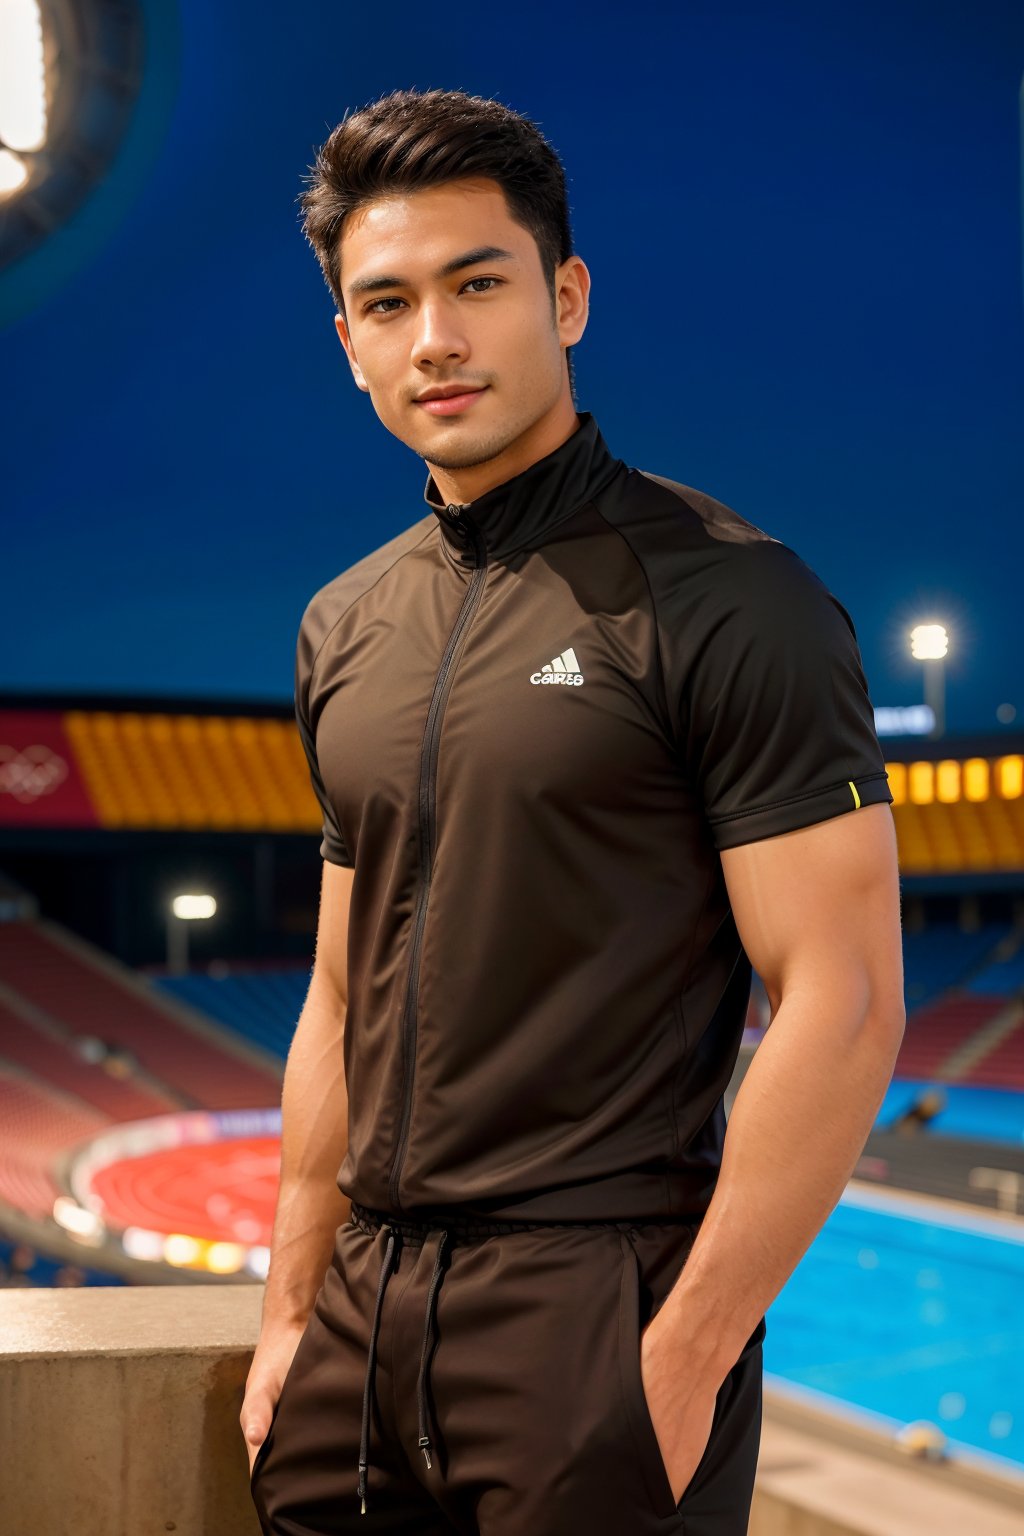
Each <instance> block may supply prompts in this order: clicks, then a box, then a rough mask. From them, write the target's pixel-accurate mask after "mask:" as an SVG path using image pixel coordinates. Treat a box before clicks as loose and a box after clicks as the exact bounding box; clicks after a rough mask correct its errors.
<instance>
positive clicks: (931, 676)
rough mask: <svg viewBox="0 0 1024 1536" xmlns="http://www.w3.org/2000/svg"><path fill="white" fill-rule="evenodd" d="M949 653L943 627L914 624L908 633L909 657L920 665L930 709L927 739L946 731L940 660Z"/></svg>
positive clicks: (944, 697) (945, 631)
mask: <svg viewBox="0 0 1024 1536" xmlns="http://www.w3.org/2000/svg"><path fill="white" fill-rule="evenodd" d="M948 650H949V634H948V631H947V630H946V627H945V625H944V624H915V626H914V628H913V629H912V630H911V631H910V654H911V656H913V657H914V659H915V661H920V662H923V663H924V701H925V703H926V704H927V705H928V707H929V708H930V709H931V712H932V715H933V716H934V724H933V725H932V728H931V730H930V731H929V732H928V734H929V736H932V737H934V736H941V735H942V734H943V732H944V731H945V729H946V679H945V666H944V658H945V656H946V653H947V651H948Z"/></svg>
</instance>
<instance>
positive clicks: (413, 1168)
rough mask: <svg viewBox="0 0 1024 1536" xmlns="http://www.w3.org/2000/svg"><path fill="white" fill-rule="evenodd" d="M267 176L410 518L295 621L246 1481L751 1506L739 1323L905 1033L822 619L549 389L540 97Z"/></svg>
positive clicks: (605, 1524) (502, 1513)
mask: <svg viewBox="0 0 1024 1536" xmlns="http://www.w3.org/2000/svg"><path fill="white" fill-rule="evenodd" d="M303 208H304V214H305V225H304V227H305V232H306V235H307V237H308V239H309V240H310V242H311V244H312V245H313V248H314V250H315V251H316V253H317V256H318V258H319V259H320V261H321V264H322V266H323V270H324V273H325V277H326V280H327V282H328V286H329V288H330V291H331V294H332V297H333V298H334V301H335V304H336V307H337V316H336V320H335V324H336V328H337V332H338V336H339V338H340V341H341V344H342V346H343V347H344V349H345V353H346V356H347V359H348V362H349V365H350V367H351V370H352V374H353V377H354V379H355V382H356V385H357V386H358V388H359V389H361V390H363V391H364V392H366V393H368V394H369V396H370V399H371V402H372V404H373V408H374V410H375V411H376V413H377V415H378V416H379V418H380V420H381V421H382V422H383V423H384V425H385V427H387V429H388V430H389V431H390V432H391V433H392V434H393V435H394V436H395V437H397V438H398V439H399V440H400V441H401V442H403V443H405V444H406V445H407V446H408V447H410V448H411V449H412V450H413V451H414V452H415V453H417V454H418V455H419V456H420V457H421V458H422V460H423V461H424V463H425V465H426V467H427V470H428V476H427V482H426V491H425V499H426V502H427V507H428V511H427V514H426V515H425V516H424V517H422V518H420V519H419V520H417V521H416V522H415V523H413V524H412V525H411V526H410V527H408V528H406V529H405V530H404V531H403V532H401V533H399V534H398V535H397V536H396V537H395V538H393V539H391V540H389V541H388V542H387V543H385V544H384V545H382V546H381V547H380V548H378V549H375V550H373V551H372V552H371V553H370V554H368V555H366V556H365V557H364V558H363V559H361V560H359V561H358V562H357V563H356V564H355V565H354V566H352V567H351V568H350V569H348V570H347V571H344V572H343V573H342V574H341V575H340V576H338V577H336V578H335V579H334V580H332V581H330V582H328V584H327V585H326V586H324V587H323V588H322V589H321V590H320V591H319V592H318V593H317V594H316V595H315V597H314V598H313V599H312V601H311V602H310V604H309V606H308V607H307V609H306V611H305V614H304V615H303V619H302V624H301V627H300V633H299V639H298V648H297V666H296V699H295V702H296V716H297V720H298V724H299V729H300V733H301V736H302V741H303V745H304V747H305V750H306V754H307V758H308V762H309V767H310V773H311V778H312V783H313V786H314V788H315V790H316V793H317V795H318V797H319V800H320V803H321V806H322V808H323V841H322V844H321V852H322V854H323V857H324V861H325V862H324V870H323V887H322V894H321V906H320V915H319V922H318V932H317V946H316V959H315V963H314V967H313V975H312V979H311V983H310V989H309V996H308V999H307V1002H306V1004H305V1007H304V1009H303V1012H302V1016H301V1018H300V1020H299V1024H298V1027H297V1030H296V1035H295V1040H294V1043H293V1045H292V1048H291V1052H290V1055H289V1059H288V1063H287V1068H286V1073H285V1083H284V1094H283V1148H282V1179H281V1191H280V1198H279V1204H278V1210H277V1214H276V1218H275V1226H274V1234H273V1240H272V1249H271V1251H272V1258H271V1265H270V1273H269V1277H268V1281H267V1287H266V1293H265V1300H264V1308H263V1321H262V1328H261V1333H260V1339H259V1344H258V1347H257V1350H256V1354H255V1357H254V1360H253V1364H252V1368H251V1371H250V1375H249V1380H248V1383H247V1390H246V1397H245V1402H244V1404H243V1408H242V1415H241V1422H242V1426H243V1430H244V1432H245V1435H246V1439H247V1441H248V1444H249V1448H250V1455H252V1454H253V1453H254V1452H255V1453H256V1454H255V1460H254V1462H253V1466H252V1492H253V1499H254V1502H255V1504H256V1507H257V1510H258V1512H259V1515H260V1519H261V1523H262V1525H263V1529H264V1531H265V1532H280V1533H287V1536H314V1533H315V1536H326V1533H332V1536H333V1533H336V1532H343V1531H346V1532H347V1531H355V1530H363V1529H366V1530H371V1529H376V1530H380V1531H395V1532H397V1531H402V1532H419V1533H430V1536H440V1533H450V1532H464V1533H479V1536H570V1533H576V1532H580V1533H587V1536H643V1533H654V1532H657V1531H669V1530H680V1531H685V1532H686V1533H688V1536H739V1533H741V1532H744V1531H746V1529H747V1519H748V1514H749V1508H750V1501H751V1496H752V1489H753V1481H754V1469H755V1464H756V1459H757V1450H758V1443H759V1437H760V1420H761V1342H762V1339H763V1337H764V1332H765V1326H764V1313H765V1311H766V1309H767V1307H768V1306H769V1304H770V1302H771V1301H772V1300H773V1298H774V1297H775V1296H776V1295H777V1294H778V1292H779V1291H780V1289H781V1288H782V1286H783V1285H784V1283H785V1281H786V1279H787V1278H788V1276H789V1275H790V1274H791V1272H792V1270H793V1269H794V1267H795V1265H796V1264H797V1262H798V1260H799V1259H800V1257H801V1255H802V1254H803V1253H804V1251H805V1250H806V1248H807V1247H808V1245H809V1243H810V1242H811V1240H812V1238H813V1237H814V1235H815V1233H816V1232H817V1231H818V1229H819V1228H820V1226H821V1225H822V1223H823V1222H824V1220H825V1218H826V1217H827V1215H828V1213H829V1211H830V1210H831V1209H832V1207H833V1206H834V1204H835V1202H836V1201H837V1199H838V1198H839V1195H840V1194H841V1192H842V1190H843V1187H844V1185H845V1183H846V1180H847V1178H848V1177H849V1175H850V1173H851V1171H852V1169H853V1166H854V1164H855V1162H856V1159H857V1157H858V1155H859V1153H860V1151H861V1148H862V1146H863V1144H864V1141H865V1139H866V1136H867V1133H868V1131H869V1129H870V1127H871V1125H872V1122H873V1119H874V1116H875V1113H876V1111H877V1109H878V1107H879V1105H880V1103H881V1100H882V1098H883V1096H884V1092H885V1089H886V1086H887V1084H888V1082H889V1079H890V1076H891V1072H892V1067H893V1063H894V1060H895V1056H896V1052H897V1049H898V1046H899V1042H900V1038H901V1035H902V1030H903V1023H904V1014H903V984H902V968H901V942H900V938H901V936H900V918H899V880H898V874H897V864H896V849H895V840H894V834H893V823H892V814H891V811H890V810H889V808H888V807H889V802H890V801H891V798H892V797H891V795H890V793H889V789H888V784H887V780H886V774H885V766H884V761H883V758H882V755H881V752H880V750H879V745H878V741H877V738H876V736H875V732H874V723H873V715H872V710H871V706H870V702H869V699H868V695H867V688H866V684H865V679H864V675H863V671H862V667H861V662H860V656H859V651H858V648H857V641H856V635H855V632H854V628H853V624H852V622H851V620H850V618H849V616H848V614H847V613H846V610H845V609H844V608H843V607H842V606H841V605H840V604H839V602H838V601H837V599H835V598H834V597H833V596H832V595H831V594H830V593H829V592H828V591H827V589H826V588H825V587H824V586H823V584H822V583H821V582H820V580H819V579H818V578H817V576H816V575H815V574H814V573H813V572H812V571H811V570H810V569H809V568H808V567H807V566H806V565H805V564H804V563H803V561H802V560H801V559H800V558H799V556H798V555H796V554H795V553H794V552H793V551H792V550H791V549H789V548H788V547H787V546H786V545H785V544H783V543H781V542H780V541H778V540H777V539H775V538H773V537H771V536H770V535H769V534H768V533H766V532H764V531H763V530H761V529H760V528H758V527H757V526H756V525H754V524H753V523H750V522H748V521H746V520H745V519H744V518H743V517H741V516H740V515H739V514H737V513H736V512H734V511H732V510H731V509H730V508H728V507H726V506H724V505H723V504H722V503H721V502H718V501H716V500H714V499H713V498H712V497H710V496H708V495H706V494H704V493H701V492H699V491H696V490H694V489H692V488H690V487H688V486H685V485H682V484H680V483H678V482H675V481H672V480H668V479H666V478H663V477H660V476H657V475H651V474H648V473H645V472H641V471H638V470H635V469H631V468H630V467H629V466H628V465H627V464H625V463H624V462H623V461H622V460H620V459H618V458H616V457H615V456H614V455H613V454H612V453H611V452H610V450H609V448H608V446H607V444H606V443H605V441H604V438H603V436H602V435H601V433H600V431H599V430H598V427H597V423H596V421H595V419H594V417H593V415H592V414H591V413H589V412H578V411H577V409H576V405H575V402H574V397H573V390H572V374H571V367H570V360H569V350H570V348H571V347H572V346H573V345H575V343H576V342H578V341H579V339H580V337H581V336H582V334H583V331H584V328H585V326H586V321H587V304H588V295H589V288H590V276H589V273H588V271H587V268H586V266H585V265H584V263H583V261H582V260H581V259H580V258H579V257H578V256H577V255H575V254H574V253H573V252H572V246H571V239H570V235H569V222H568V215H567V210H566V201H565V182H564V177H563V174H562V170H561V167H560V165H559V163H558V159H557V156H556V155H555V154H554V152H553V151H552V150H551V148H550V146H548V145H547V144H546V143H545V141H544V140H543V138H542V137H541V136H540V134H539V132H538V131H537V129H536V127H535V126H534V125H533V124H531V123H529V122H528V121H527V120H526V119H524V118H522V117H520V116H518V115H517V114H515V113H513V112H511V111H510V110H509V109H508V108H506V107H504V106H502V105H500V104H499V103H496V102H491V101H486V100H482V99H480V98H478V97H469V96H466V95H464V94H463V93H460V92H441V91H428V92H425V93H416V92H411V91H409V92H398V93H395V94H393V95H392V96H389V97H385V98H383V99H382V100H381V101H379V102H376V103H373V104H371V105H369V106H368V107H366V108H364V109H363V110H361V111H360V112H358V113H355V114H353V115H352V116H350V117H348V118H346V119H345V121H343V122H342V123H341V124H340V125H339V126H338V128H337V129H335V131H334V133H332V135H331V136H330V138H329V139H328V141H327V143H326V145H324V146H323V148H322V149H321V150H320V152H319V154H318V157H317V165H316V168H315V173H314V176H313V179H312V184H311V185H310V187H309V189H308V190H307V191H306V192H305V193H304V194H303ZM342 505H343V513H342V515H345V516H349V517H353V518H361V517H363V516H364V515H366V514H367V512H370V514H371V515H372V509H367V508H364V507H360V506H358V505H344V503H343V504H342ZM751 966H753V967H754V968H756V970H757V972H758V974H759V975H760V976H761V978H762V979H763V981H764V984H765V987H766V989H767V993H768V997H769V999H770V1002H771V1008H772V1026H771V1028H770V1030H769V1033H768V1035H767V1037H766V1038H765V1040H764V1041H763V1043H762V1044H761V1046H760V1048H759V1049H758V1051H757V1053H756V1056H755V1058H754V1060H753V1062H752V1064H751V1066H750V1067H749V1069H748V1072H747V1075H746V1078H745V1080H744V1082H743V1084H742V1086H741V1088H740V1090H739V1092H738V1094H737V1097H736V1100H735V1103H734V1106H733V1109H732V1113H731V1116H730V1119H729V1125H728V1134H727V1135H726V1134H725V1132H726V1126H725V1117H724V1112H723V1093H724V1090H725V1088H726V1086H727V1084H728V1082H729V1079H730V1077H731V1074H732V1070H733V1067H734V1065H735V1062H736V1058H737V1054H738V1049H739V1043H740V1038H741V1034H742V1028H743V1022H744V1017H745V1013H746V1009H747V1004H748V1000H749V992H750V982H751ZM339 1165H340V1166H339ZM257 1448H258V1449H257Z"/></svg>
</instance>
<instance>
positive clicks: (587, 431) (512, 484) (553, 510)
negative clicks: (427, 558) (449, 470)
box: [423, 411, 625, 565]
mask: <svg viewBox="0 0 1024 1536" xmlns="http://www.w3.org/2000/svg"><path fill="white" fill-rule="evenodd" d="M576 414H577V416H578V418H579V423H580V424H579V426H578V427H577V429H576V431H575V432H573V433H571V434H570V436H569V437H567V438H566V440H565V442H564V443H561V444H560V445H559V447H557V448H555V449H554V450H553V452H551V453H547V454H545V455H544V457H543V458H542V459H536V460H535V461H534V462H533V463H532V464H528V465H527V467H526V468H525V469H523V470H520V472H519V473H518V474H517V475H513V476H512V477H511V479H509V480H504V481H502V483H501V485H495V486H492V488H491V489H490V490H489V491H485V492H484V493H483V495H482V496H477V497H476V499H475V500H474V501H466V502H461V503H446V502H445V501H444V500H443V499H442V497H441V493H440V491H439V490H438V488H437V485H436V484H435V482H434V477H433V475H431V474H428V475H427V484H426V488H425V489H424V492H423V499H424V501H425V502H426V503H427V506H428V507H430V509H431V511H432V512H433V513H434V514H435V516H436V517H437V520H438V523H439V524H440V527H441V534H442V537H443V538H444V539H445V540H446V542H447V543H448V544H449V546H450V547H451V548H452V550H453V551H454V552H456V553H457V554H458V555H459V557H460V558H461V559H462V560H463V562H464V563H466V564H471V565H472V564H476V563H477V553H478V551H479V545H480V540H481V539H482V540H483V545H484V548H485V549H486V552H487V556H488V558H489V559H501V558H502V557H504V556H507V555H510V554H513V553H515V552H516V551H517V550H521V549H525V548H526V547H527V546H528V545H534V544H538V543H542V542H543V536H544V534H545V532H546V531H547V529H548V528H550V527H552V526H553V525H554V524H555V523H560V522H562V520H563V519H564V518H566V517H568V516H569V515H570V514H571V513H573V512H575V511H576V509H577V508H578V507H581V506H583V505H584V503H585V502H587V501H589V500H590V499H591V498H592V497H593V496H594V495H596V494H597V492H598V491H599V490H601V488H602V487H603V486H605V485H607V483H608V482H609V481H610V480H611V479H612V478H613V476H614V475H615V474H616V473H617V472H618V471H619V470H620V469H623V468H625V466H624V465H623V463H622V460H621V459H617V458H616V457H615V456H614V454H613V453H612V452H611V450H610V449H609V447H608V445H607V443H606V442H605V440H604V438H603V437H602V436H601V433H600V430H599V429H598V425H597V422H596V421H595V420H594V417H593V414H592V412H590V411H577V413H576ZM452 505H456V506H460V507H461V508H462V517H461V518H460V519H456V518H454V517H453V516H452V515H451V513H450V512H449V510H448V508H449V506H452ZM467 524H468V525H469V526H466V525H467ZM474 533H475V535H476V536H475V537H474ZM480 557H481V558H482V551H480Z"/></svg>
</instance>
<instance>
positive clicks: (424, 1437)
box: [359, 1224, 448, 1515]
mask: <svg viewBox="0 0 1024 1536" xmlns="http://www.w3.org/2000/svg"><path fill="white" fill-rule="evenodd" d="M385 1230H386V1232H387V1234H388V1241H387V1247H386V1248H385V1250H384V1260H383V1262H382V1264H381V1267H380V1281H379V1283H378V1286H377V1304H376V1306H375V1307H374V1309H373V1326H372V1327H371V1329H370V1348H369V1351H368V1353H367V1359H366V1384H365V1386H364V1388H363V1428H362V1434H361V1435H360V1439H359V1513H360V1514H361V1515H365V1514H366V1474H367V1470H368V1468H369V1465H370V1461H369V1454H370V1403H371V1401H372V1398H373V1388H374V1375H375V1371H374V1367H375V1366H376V1363H377V1334H378V1332H379V1329H380V1317H381V1311H382V1309H383V1305H384V1291H385V1289H386V1287H387V1283H388V1280H389V1279H390V1278H391V1275H392V1273H393V1270H394V1255H395V1249H396V1241H397V1239H398V1233H397V1232H396V1230H395V1228H394V1227H392V1226H391V1225H390V1224H385ZM447 1241H448V1233H447V1232H446V1231H443V1230H442V1232H441V1241H440V1242H439V1243H438V1245H437V1257H436V1258H435V1260H434V1273H433V1274H432V1275H431V1277H430V1289H429V1290H428V1292H427V1317H426V1322H425V1324H424V1328H423V1349H422V1352H421V1354H420V1375H419V1381H418V1382H417V1384H416V1395H417V1397H418V1399H419V1411H420V1436H419V1440H418V1441H417V1442H416V1443H417V1445H418V1446H419V1447H420V1449H421V1451H422V1452H423V1454H424V1456H425V1457H426V1459H427V1468H428V1470H429V1468H431V1467H432V1466H433V1462H432V1461H431V1460H430V1445H431V1440H430V1431H429V1428H428V1414H429V1408H428V1404H427V1372H428V1371H429V1369H430V1356H431V1353H432V1348H433V1343H434V1325H435V1322H436V1304H437V1293H438V1290H439V1289H440V1286H441V1279H442V1277H443V1275H444V1245H445V1243H446V1242H447Z"/></svg>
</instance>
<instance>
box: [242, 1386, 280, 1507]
mask: <svg viewBox="0 0 1024 1536" xmlns="http://www.w3.org/2000/svg"><path fill="white" fill-rule="evenodd" d="M280 1406H281V1394H280V1392H279V1393H278V1394H277V1402H276V1403H275V1404H274V1406H273V1408H272V1410H271V1413H270V1424H269V1426H268V1428H267V1432H266V1434H265V1435H264V1436H263V1439H262V1440H261V1441H260V1443H259V1445H258V1447H257V1449H256V1455H255V1456H254V1458H253V1463H252V1470H251V1471H250V1473H249V1488H250V1490H251V1489H252V1488H253V1487H254V1486H255V1483H256V1479H257V1477H258V1476H259V1473H260V1469H261V1467H262V1466H263V1460H264V1457H265V1456H266V1453H267V1450H268V1448H269V1446H270V1437H271V1435H272V1434H273V1432H274V1424H275V1422H276V1420H277V1410H278V1409H279V1408H280Z"/></svg>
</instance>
